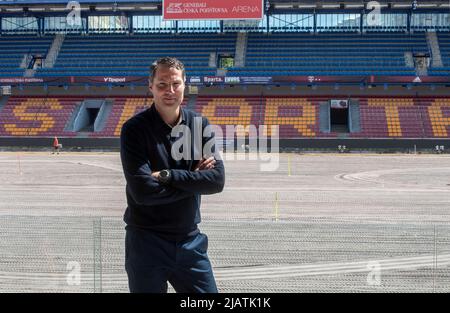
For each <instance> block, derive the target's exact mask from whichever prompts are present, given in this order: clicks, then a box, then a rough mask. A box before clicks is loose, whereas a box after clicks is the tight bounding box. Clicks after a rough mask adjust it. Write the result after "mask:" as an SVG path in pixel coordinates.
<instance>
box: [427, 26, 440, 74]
mask: <svg viewBox="0 0 450 313" xmlns="http://www.w3.org/2000/svg"><path fill="white" fill-rule="evenodd" d="M427 43H428V46H429V47H430V50H431V66H432V67H443V66H444V64H443V63H442V56H441V49H440V48H439V41H438V38H437V35H436V32H427Z"/></svg>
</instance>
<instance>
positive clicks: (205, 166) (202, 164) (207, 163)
mask: <svg viewBox="0 0 450 313" xmlns="http://www.w3.org/2000/svg"><path fill="white" fill-rule="evenodd" d="M214 164H216V160H215V159H214V157H213V156H212V157H209V158H207V159H201V160H200V161H199V162H198V164H197V166H196V167H195V169H194V171H201V170H210V169H213V168H214Z"/></svg>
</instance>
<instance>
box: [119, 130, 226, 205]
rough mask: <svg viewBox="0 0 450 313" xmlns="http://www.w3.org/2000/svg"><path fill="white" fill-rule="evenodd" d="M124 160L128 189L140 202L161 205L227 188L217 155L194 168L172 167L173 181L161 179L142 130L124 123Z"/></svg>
mask: <svg viewBox="0 0 450 313" xmlns="http://www.w3.org/2000/svg"><path fill="white" fill-rule="evenodd" d="M120 138H121V151H120V155H121V160H122V166H123V170H124V174H125V178H126V180H127V189H128V191H129V193H130V195H131V197H132V198H133V199H134V201H136V203H138V204H141V205H159V204H166V203H171V202H174V201H177V200H180V199H183V198H187V197H190V196H192V195H193V194H213V193H217V192H221V191H222V190H223V186H224V181H225V178H224V177H225V173H224V167H223V162H222V161H221V160H216V159H215V158H214V157H210V158H208V159H203V160H200V161H199V162H198V163H197V165H196V166H195V168H194V170H192V171H191V170H181V169H171V170H170V171H171V176H172V179H171V182H170V184H169V185H163V184H161V183H160V182H159V181H158V176H159V171H158V172H152V170H151V165H150V162H149V161H148V157H147V156H146V151H145V142H144V139H143V138H142V136H141V135H140V132H139V131H138V130H136V129H134V128H133V127H129V126H127V124H125V125H124V127H123V128H122V133H121V137H120Z"/></svg>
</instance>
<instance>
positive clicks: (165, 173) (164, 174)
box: [158, 170, 172, 185]
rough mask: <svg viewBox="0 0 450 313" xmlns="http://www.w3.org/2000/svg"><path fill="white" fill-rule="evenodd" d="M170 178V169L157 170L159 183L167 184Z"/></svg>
mask: <svg viewBox="0 0 450 313" xmlns="http://www.w3.org/2000/svg"><path fill="white" fill-rule="evenodd" d="M171 179H172V176H171V175H170V170H162V171H160V172H159V177H158V181H159V182H160V183H161V184H163V185H167V184H169V183H170V180H171Z"/></svg>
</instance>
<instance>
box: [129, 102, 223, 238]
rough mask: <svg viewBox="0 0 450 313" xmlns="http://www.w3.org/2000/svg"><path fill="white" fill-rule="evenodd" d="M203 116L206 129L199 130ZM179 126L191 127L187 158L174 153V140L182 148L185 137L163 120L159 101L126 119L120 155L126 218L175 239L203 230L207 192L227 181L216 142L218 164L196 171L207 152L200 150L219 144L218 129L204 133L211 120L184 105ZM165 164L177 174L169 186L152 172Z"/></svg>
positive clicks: (186, 135)
mask: <svg viewBox="0 0 450 313" xmlns="http://www.w3.org/2000/svg"><path fill="white" fill-rule="evenodd" d="M195 118H197V119H196V122H194V120H195ZM200 121H201V130H202V133H201V134H198V133H199V132H200V129H199V128H200V123H199V122H200ZM179 125H185V126H187V127H188V128H189V130H190V131H191V143H192V144H191V149H190V150H191V151H190V157H184V158H182V159H181V160H175V159H174V158H173V157H172V153H171V150H172V145H173V144H174V143H176V144H177V146H178V147H179V146H180V143H181V142H185V141H180V142H177V140H182V139H183V138H181V134H179V135H178V136H179V137H172V136H171V132H172V128H171V127H170V126H169V125H167V124H166V123H165V122H164V121H163V120H162V118H161V116H160V115H159V113H158V111H157V110H156V108H155V105H154V104H153V105H152V106H151V107H150V108H149V109H147V110H145V111H143V112H141V113H139V114H137V115H135V116H134V117H132V118H131V119H129V120H128V121H127V122H126V123H124V125H123V126H122V132H121V135H120V143H121V148H120V156H121V160H122V167H123V171H124V175H125V179H126V182H127V186H126V196H127V203H128V207H127V209H126V211H125V215H124V221H125V223H126V224H127V225H132V226H136V227H141V228H146V229H149V230H152V231H154V232H155V233H158V234H159V235H161V236H164V237H166V238H167V239H173V240H180V239H183V238H185V237H187V236H192V235H195V234H197V233H198V228H197V224H198V223H200V221H201V218H200V203H201V195H202V194H213V193H218V192H221V191H222V190H223V187H224V183H225V169H224V166H223V161H222V160H221V159H220V157H218V153H217V151H214V148H215V146H214V145H213V147H214V148H213V149H210V150H212V151H213V152H215V156H216V164H215V166H214V168H213V169H209V170H198V171H194V169H195V167H196V165H197V164H198V162H199V159H200V158H201V157H202V154H203V153H201V154H200V155H199V150H201V152H203V149H202V148H203V147H205V145H206V146H208V147H209V146H210V145H211V144H213V143H214V134H212V135H211V136H209V137H203V130H204V129H205V127H206V126H208V125H209V122H208V120H207V119H206V118H205V117H201V116H200V115H199V114H197V113H195V112H192V111H189V110H186V109H184V108H181V121H180V124H179ZM196 127H197V130H196ZM186 138H189V136H188V132H185V134H184V140H185V139H186ZM199 139H200V140H199ZM194 140H197V141H196V142H194ZM199 141H200V142H201V143H200V142H199ZM199 145H201V147H200V146H199ZM185 147H186V146H183V148H185ZM175 150H176V149H175ZM178 151H181V152H182V151H183V149H178ZM187 155H189V153H188V154H187ZM185 156H186V155H185ZM176 159H179V157H176ZM163 169H170V173H171V180H170V182H169V183H168V184H165V185H164V184H161V183H160V182H158V180H157V179H156V178H153V177H152V176H151V173H152V172H157V171H161V170H163Z"/></svg>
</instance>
